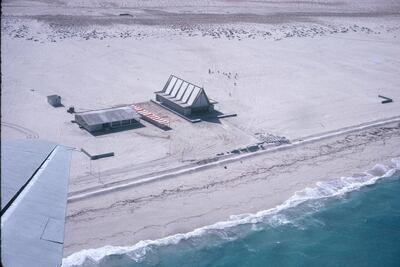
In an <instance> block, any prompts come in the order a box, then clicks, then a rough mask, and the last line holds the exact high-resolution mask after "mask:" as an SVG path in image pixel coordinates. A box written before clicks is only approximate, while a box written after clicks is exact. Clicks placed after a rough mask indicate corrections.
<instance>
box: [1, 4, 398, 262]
mask: <svg viewBox="0 0 400 267" xmlns="http://www.w3.org/2000/svg"><path fill="white" fill-rule="evenodd" d="M2 8H3V14H2V35H1V41H2V42H1V53H2V54H1V57H2V62H1V64H2V66H1V69H2V98H1V113H2V118H1V138H2V140H6V139H16V138H40V139H45V140H50V141H55V142H58V143H60V144H63V145H65V146H68V147H72V148H75V151H74V152H73V158H72V165H71V177H70V185H69V192H70V193H69V196H70V199H69V202H68V211H67V223H66V230H65V246H64V255H65V256H68V255H71V254H72V253H74V252H77V251H80V250H82V249H88V248H98V247H102V246H104V245H133V244H135V243H137V242H138V241H140V240H145V239H157V238H161V237H165V236H168V235H172V234H176V233H185V232H189V231H191V230H193V229H195V228H198V227H201V226H205V225H209V224H213V223H215V222H218V221H224V220H227V219H228V218H229V216H230V215H236V214H241V213H254V212H257V211H260V210H265V209H269V208H271V207H274V206H276V205H278V204H280V203H282V202H283V201H285V200H286V199H288V198H289V197H290V196H292V195H293V194H294V193H295V192H296V191H298V190H301V189H304V188H305V187H309V186H313V185H315V183H316V182H318V181H324V180H328V179H335V178H339V177H341V176H351V175H354V174H355V173H358V172H363V171H366V170H368V169H370V168H372V167H374V166H375V165H376V164H380V163H381V164H386V165H389V164H390V160H391V159H392V158H396V157H400V126H399V121H400V78H399V77H400V26H399V25H400V4H399V3H397V2H396V1H388V0H387V1H379V3H378V2H377V1H347V0H346V1H323V2H322V1H207V4H205V3H204V2H202V1H100V0H99V1H57V2H56V3H48V2H46V1H17V0H8V1H3V3H2ZM121 14H122V15H121ZM171 74H175V75H177V76H179V77H181V78H183V79H186V80H188V81H191V82H192V83H194V84H197V85H199V86H202V87H204V89H205V90H206V92H207V95H208V96H209V97H210V98H212V99H213V100H216V101H218V104H217V105H216V109H217V110H219V111H221V112H224V113H236V114H237V116H236V117H230V118H223V119H218V120H215V121H203V122H200V123H190V122H188V121H186V120H184V119H182V118H181V117H179V116H177V115H175V114H174V113H171V112H169V111H167V110H166V109H163V108H161V107H159V106H157V105H155V104H154V103H151V102H149V101H150V99H155V96H154V92H156V91H159V90H161V89H162V88H163V86H164V84H165V82H166V81H167V79H168V77H169V75H171ZM51 94H58V95H60V96H61V97H62V103H63V105H64V107H60V108H53V107H52V106H50V105H49V104H48V103H47V102H46V101H47V100H46V96H47V95H51ZM378 95H383V96H386V97H389V98H392V99H393V102H392V103H387V104H382V103H381V101H382V99H381V98H379V97H378ZM134 103H142V105H145V106H146V107H147V108H148V109H150V110H151V111H153V112H155V113H157V114H159V115H161V116H163V117H167V118H168V119H169V120H170V122H171V125H170V126H171V128H172V129H171V130H170V131H164V130H162V129H159V128H157V127H155V126H154V125H151V124H149V123H147V122H143V126H144V127H141V128H138V129H131V130H127V131H120V132H115V133H112V134H104V135H92V134H90V133H89V132H87V131H85V130H83V129H80V128H79V127H78V126H77V125H76V124H75V123H72V122H71V121H72V120H73V119H74V117H73V115H71V114H69V113H67V112H66V110H67V108H68V107H70V106H74V107H75V109H76V110H77V111H85V110H93V109H101V108H109V107H115V106H122V105H131V104H134ZM367 126H368V127H367ZM329 133H330V134H331V135H329ZM268 134H270V135H274V136H282V137H285V138H287V139H288V140H289V141H290V142H291V144H289V145H287V144H280V145H279V144H267V143H263V139H262V137H263V136H266V135H268ZM313 138H314V139H313ZM302 140H303V141H306V142H303V141H302ZM260 143H263V145H264V150H259V151H256V152H253V153H252V152H242V153H240V154H238V155H236V154H235V153H232V151H234V150H240V149H244V148H246V147H249V146H253V145H256V144H260ZM82 148H83V149H85V150H87V151H89V152H91V153H93V154H98V153H106V152H114V154H115V156H114V157H110V158H104V159H99V160H90V159H89V158H88V157H87V156H86V155H85V154H83V153H82V152H81V151H80V150H81V149H82ZM110 188H114V189H112V190H111V189H110ZM102 189H107V190H104V191H102Z"/></svg>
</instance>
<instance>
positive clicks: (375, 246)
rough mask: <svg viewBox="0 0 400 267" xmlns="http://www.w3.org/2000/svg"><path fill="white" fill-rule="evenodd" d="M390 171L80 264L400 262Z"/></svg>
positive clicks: (396, 183)
mask: <svg viewBox="0 0 400 267" xmlns="http://www.w3.org/2000/svg"><path fill="white" fill-rule="evenodd" d="M376 172H378V173H379V172H380V174H382V173H385V172H386V176H388V177H384V178H382V179H379V178H377V176H376V177H374V176H373V175H371V174H374V175H375V174H376ZM387 174H388V173H387V170H384V171H382V170H379V168H378V170H373V171H372V172H370V174H368V175H369V176H368V177H367V176H365V177H363V176H360V177H351V178H342V179H341V180H340V179H339V180H336V181H335V180H333V181H331V182H329V183H320V184H319V185H317V186H316V188H311V189H305V190H303V191H302V192H299V193H298V194H296V195H295V196H293V197H292V198H291V199H289V200H288V201H287V202H285V203H283V205H281V206H279V207H277V208H276V209H272V210H269V211H264V212H261V213H259V214H255V215H254V214H253V215H242V216H237V217H233V218H231V220H230V222H229V223H227V222H225V224H222V223H221V224H217V225H214V226H213V227H208V228H206V229H202V230H200V231H197V232H193V233H191V234H190V235H184V236H181V235H178V236H174V237H171V238H169V239H162V240H159V241H153V242H150V243H147V244H141V245H139V246H137V247H135V248H130V249H126V250H125V251H124V250H123V249H122V250H121V249H119V250H118V249H115V248H114V249H115V252H113V253H106V254H109V255H103V257H101V258H100V259H95V257H93V258H90V257H86V258H85V260H84V261H83V262H82V261H81V262H80V264H79V265H78V266H102V267H103V266H113V267H114V266H121V267H128V266H132V267H133V266H149V267H150V266H158V267H172V266H173V267H176V266H191V267H193V266H238V267H239V266H240V267H243V266H400V173H399V171H396V172H391V173H390V174H389V175H387ZM366 177H367V178H366ZM232 222H235V223H232ZM97 252H98V253H99V251H97ZM103 252H104V251H103Z"/></svg>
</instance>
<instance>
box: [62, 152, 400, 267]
mask: <svg viewBox="0 0 400 267" xmlns="http://www.w3.org/2000/svg"><path fill="white" fill-rule="evenodd" d="M399 171H400V158H396V159H392V164H390V165H389V166H385V165H382V164H377V165H376V166H375V167H374V168H372V169H370V170H368V171H367V172H365V173H361V174H358V175H355V176H351V177H341V178H339V179H334V180H330V181H324V182H318V183H316V186H315V187H312V188H305V189H303V190H301V191H297V192H296V193H295V194H294V195H293V196H292V197H290V198H289V199H288V200H286V201H285V202H283V203H282V204H280V205H278V206H276V207H274V208H272V209H268V210H263V211H260V212H257V213H254V214H252V213H249V214H240V215H232V216H230V218H229V220H227V221H222V222H217V223H215V224H212V225H208V226H204V227H201V228H198V229H195V230H193V231H191V232H188V233H185V234H182V233H179V234H175V235H172V236H168V237H165V238H161V239H157V240H142V241H140V242H138V243H137V244H135V245H133V246H104V247H101V248H96V249H84V250H81V251H79V252H76V253H74V254H72V255H70V256H68V257H67V258H64V259H63V263H62V266H63V267H72V266H81V265H83V264H84V263H85V261H89V262H99V261H100V260H101V259H103V258H104V257H107V256H110V255H122V254H125V255H128V256H129V257H131V258H132V259H133V260H135V261H137V262H139V261H140V260H141V259H143V258H144V257H145V256H146V253H147V251H148V250H149V249H150V246H166V245H174V244H177V243H179V242H180V241H182V240H186V239H189V238H193V237H196V236H201V235H204V234H206V233H207V232H210V231H215V230H223V229H226V228H230V227H234V226H238V225H243V224H256V223H260V222H262V221H263V219H265V217H267V216H271V219H270V221H271V223H272V224H274V225H276V224H286V223H289V221H288V220H287V219H286V218H285V217H284V216H280V214H279V212H281V211H283V210H286V209H289V208H293V207H296V206H298V205H299V204H301V203H304V202H306V201H310V200H318V199H324V198H330V197H338V196H342V195H344V194H346V193H348V192H351V191H355V190H358V189H360V188H362V187H364V186H368V185H372V184H374V183H376V182H377V181H378V180H380V179H382V178H385V177H391V176H393V175H395V174H396V173H397V172H399Z"/></svg>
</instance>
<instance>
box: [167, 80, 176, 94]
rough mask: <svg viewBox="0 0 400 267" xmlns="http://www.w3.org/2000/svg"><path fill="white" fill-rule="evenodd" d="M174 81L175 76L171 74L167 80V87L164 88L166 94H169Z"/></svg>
mask: <svg viewBox="0 0 400 267" xmlns="http://www.w3.org/2000/svg"><path fill="white" fill-rule="evenodd" d="M176 81H177V78H176V77H175V76H172V77H171V79H170V80H169V83H168V86H167V89H166V90H165V93H166V94H170V93H171V91H172V88H174V85H175V83H176Z"/></svg>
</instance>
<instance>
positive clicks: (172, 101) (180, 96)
mask: <svg viewBox="0 0 400 267" xmlns="http://www.w3.org/2000/svg"><path fill="white" fill-rule="evenodd" d="M155 94H156V100H157V102H158V103H160V104H162V105H164V106H166V107H167V108H170V109H172V110H174V111H176V112H178V113H180V114H182V115H185V116H188V115H191V114H195V113H205V112H211V111H213V110H214V104H215V103H216V102H213V101H211V100H210V99H209V98H208V96H207V94H206V92H205V91H204V89H203V88H202V87H200V86H197V85H195V84H192V83H190V82H188V81H185V80H183V79H180V78H178V77H176V76H174V75H171V76H170V77H169V79H168V81H167V83H166V84H165V86H164V88H163V90H161V91H159V92H155Z"/></svg>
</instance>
